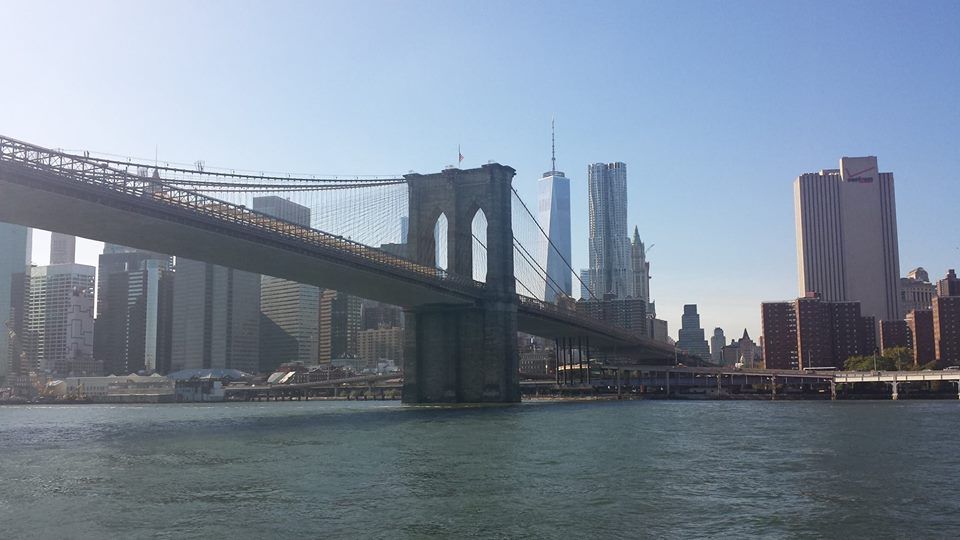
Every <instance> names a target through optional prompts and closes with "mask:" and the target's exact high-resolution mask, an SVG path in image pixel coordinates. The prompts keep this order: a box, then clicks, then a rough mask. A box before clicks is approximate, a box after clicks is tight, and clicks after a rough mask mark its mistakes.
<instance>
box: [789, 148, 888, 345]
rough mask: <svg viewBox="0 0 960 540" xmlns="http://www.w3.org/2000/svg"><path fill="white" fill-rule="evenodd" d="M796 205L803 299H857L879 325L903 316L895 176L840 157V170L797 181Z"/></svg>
mask: <svg viewBox="0 0 960 540" xmlns="http://www.w3.org/2000/svg"><path fill="white" fill-rule="evenodd" d="M794 206H795V209H796V230H797V260H798V266H799V270H800V272H799V277H800V282H799V288H800V294H801V295H804V294H806V293H808V292H817V293H819V294H820V297H821V298H822V299H823V300H824V301H827V302H842V301H856V302H860V304H861V306H862V307H861V310H862V312H863V314H864V315H866V316H870V317H876V318H877V320H894V319H898V318H900V315H901V314H900V310H899V307H898V303H899V296H900V295H899V291H898V289H899V283H900V280H899V278H900V257H899V252H898V247H897V212H896V200H895V198H894V189H893V173H881V172H879V171H878V170H877V158H876V157H873V156H870V157H844V158H840V168H839V169H827V170H822V171H820V172H819V173H808V174H803V175H800V176H799V177H798V178H797V179H796V181H795V182H794ZM801 360H802V361H805V359H803V358H801Z"/></svg>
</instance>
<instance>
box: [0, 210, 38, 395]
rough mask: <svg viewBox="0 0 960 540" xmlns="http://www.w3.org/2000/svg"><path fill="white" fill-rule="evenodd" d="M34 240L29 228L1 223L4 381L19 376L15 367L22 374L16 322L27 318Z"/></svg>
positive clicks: (0, 374)
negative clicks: (27, 281) (27, 286)
mask: <svg viewBox="0 0 960 540" xmlns="http://www.w3.org/2000/svg"><path fill="white" fill-rule="evenodd" d="M32 241H33V240H32V234H31V230H30V229H28V228H27V227H21V226H19V225H9V224H7V223H0V379H3V378H4V377H5V376H6V375H7V374H8V373H16V371H14V369H13V368H14V364H17V371H19V358H20V354H19V353H20V349H21V345H20V342H19V338H18V337H17V336H16V329H17V324H16V321H17V320H18V317H19V318H20V319H22V316H23V292H24V290H25V289H24V287H25V285H24V282H23V279H24V273H25V272H26V271H27V267H28V266H30V250H31V244H32ZM11 338H12V339H11ZM14 349H16V350H14Z"/></svg>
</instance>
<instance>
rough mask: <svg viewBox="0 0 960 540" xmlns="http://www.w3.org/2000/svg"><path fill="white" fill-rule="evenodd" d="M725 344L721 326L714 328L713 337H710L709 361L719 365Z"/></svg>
mask: <svg viewBox="0 0 960 540" xmlns="http://www.w3.org/2000/svg"><path fill="white" fill-rule="evenodd" d="M726 345H727V338H726V336H724V335H723V328H714V329H713V337H712V338H710V361H711V362H713V363H714V364H717V365H720V364H721V360H722V353H723V348H724V347H725V346H726Z"/></svg>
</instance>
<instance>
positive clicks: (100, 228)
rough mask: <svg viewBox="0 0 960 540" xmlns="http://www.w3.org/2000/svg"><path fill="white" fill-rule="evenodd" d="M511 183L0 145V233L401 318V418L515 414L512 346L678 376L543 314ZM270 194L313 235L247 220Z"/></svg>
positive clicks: (498, 175) (529, 225)
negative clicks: (205, 266)
mask: <svg viewBox="0 0 960 540" xmlns="http://www.w3.org/2000/svg"><path fill="white" fill-rule="evenodd" d="M514 174H515V173H514V170H513V169H512V168H510V167H508V166H505V165H501V164H497V163H489V164H487V165H483V166H482V167H480V168H476V169H465V170H461V169H457V168H448V169H446V170H443V171H441V172H437V173H432V174H416V173H410V174H406V175H398V176H396V177H342V176H339V177H322V178H321V177H314V176H291V175H282V176H281V175H270V174H264V173H251V172H242V171H240V172H238V171H234V170H227V169H217V170H206V168H205V167H204V166H203V165H202V164H201V163H199V162H198V163H197V164H196V166H195V167H193V168H189V167H183V166H170V165H168V164H160V163H149V162H145V161H135V160H130V159H127V160H123V159H113V158H105V157H91V156H90V155H89V154H87V153H84V152H68V151H61V150H53V149H48V148H43V147H40V146H36V145H32V144H28V143H25V142H22V141H18V140H15V139H11V138H7V137H0V221H4V222H9V223H15V224H19V225H23V226H28V227H34V228H38V229H44V230H49V231H55V232H63V233H68V234H74V235H78V236H82V237H85V238H90V239H94V240H100V241H103V242H109V243H114V244H120V245H125V246H130V247H134V248H138V249H144V250H149V251H154V252H158V253H167V254H170V255H174V256H178V257H184V258H189V259H194V260H198V261H204V262H209V263H213V264H218V265H222V266H226V267H231V268H236V269H239V270H244V271H249V272H255V273H259V274H264V275H269V276H275V277H279V278H284V279H288V280H291V281H297V282H300V283H305V284H309V285H316V286H319V287H323V288H328V289H335V290H338V291H343V292H345V293H349V294H353V295H356V296H359V297H362V298H367V299H370V300H376V301H380V302H384V303H388V304H393V305H397V306H400V307H402V308H403V309H404V311H405V319H404V320H405V334H404V366H403V373H404V379H403V389H402V395H403V400H404V401H405V402H407V403H439V402H465V403H478V402H515V401H519V400H520V381H519V373H518V363H519V353H518V350H517V333H518V332H524V333H527V334H531V335H535V336H539V337H543V338H547V339H551V340H557V341H558V343H567V344H570V343H573V342H574V341H576V343H577V344H578V346H580V347H582V346H583V344H584V343H586V346H587V347H588V348H589V349H591V350H595V351H604V352H605V353H609V354H615V355H617V356H618V357H623V358H630V359H633V360H636V361H639V362H653V363H664V361H665V360H673V358H674V354H675V353H674V349H673V347H672V346H671V345H669V344H666V343H661V342H656V341H654V340H652V339H650V338H648V337H646V336H644V335H638V334H636V333H632V332H628V331H626V330H624V329H621V328H618V327H615V326H612V325H609V324H605V323H603V322H601V321H598V320H594V319H591V318H589V317H586V316H584V315H582V314H578V313H577V312H576V311H575V310H573V309H572V308H570V307H569V303H566V304H565V303H564V302H559V303H558V304H553V303H546V302H543V301H541V300H539V299H538V298H543V297H544V294H543V293H544V291H546V290H548V289H551V290H557V288H558V286H557V284H556V283H554V282H553V280H552V279H551V278H550V276H549V275H548V274H547V272H546V271H545V270H544V268H543V267H542V265H541V263H540V262H538V261H541V260H543V258H542V256H541V255H542V253H543V252H544V250H549V249H555V248H554V247H553V246H552V245H551V243H550V239H549V238H547V237H546V234H545V233H544V229H543V228H542V227H541V226H540V224H538V223H537V221H536V218H535V217H534V215H533V213H532V212H531V211H530V209H529V208H528V207H527V205H526V204H525V203H524V201H523V200H522V199H521V198H520V197H519V195H518V194H517V191H516V190H515V189H514V187H513V185H512V181H513V177H514ZM268 194H272V195H280V196H283V197H286V198H288V199H291V200H295V201H296V202H298V203H301V204H304V205H306V206H308V207H310V208H311V209H312V210H314V217H313V218H312V220H311V223H310V226H305V225H303V224H298V223H295V222H294V221H292V220H291V221H288V220H285V219H281V218H277V217H273V216H269V215H267V214H265V213H261V212H257V211H255V210H252V209H251V208H250V206H252V205H251V204H250V202H251V200H252V198H253V197H254V196H262V195H268ZM401 223H405V224H406V226H404V227H401ZM566 262H567V263H568V266H569V261H566ZM570 271H571V272H573V269H572V268H570Z"/></svg>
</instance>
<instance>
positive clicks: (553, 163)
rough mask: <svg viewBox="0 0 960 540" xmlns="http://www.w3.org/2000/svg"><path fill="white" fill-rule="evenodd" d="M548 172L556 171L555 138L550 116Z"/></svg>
mask: <svg viewBox="0 0 960 540" xmlns="http://www.w3.org/2000/svg"><path fill="white" fill-rule="evenodd" d="M550 172H552V173H556V172H557V138H556V129H554V120H553V119H552V118H551V119H550Z"/></svg>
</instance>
